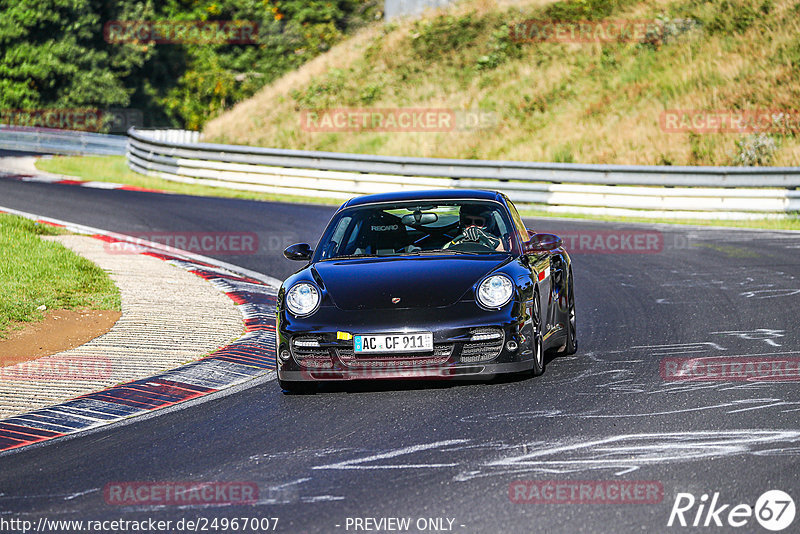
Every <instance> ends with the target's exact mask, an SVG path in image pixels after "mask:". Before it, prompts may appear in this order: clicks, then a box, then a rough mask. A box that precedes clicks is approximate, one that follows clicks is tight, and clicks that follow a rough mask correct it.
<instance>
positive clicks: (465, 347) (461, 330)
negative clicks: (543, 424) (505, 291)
mask: <svg viewBox="0 0 800 534" xmlns="http://www.w3.org/2000/svg"><path fill="white" fill-rule="evenodd" d="M520 311H521V310H520V309H519V306H518V305H516V304H514V303H512V304H509V305H508V306H506V308H505V309H504V310H496V311H485V310H480V309H477V307H476V305H475V303H473V302H459V303H457V304H455V305H453V306H448V307H446V308H439V309H432V310H427V309H426V310H419V309H416V310H370V311H368V312H361V311H341V310H338V309H335V308H327V309H325V308H321V309H320V310H319V311H318V312H317V313H315V314H314V316H313V321H312V320H310V318H305V319H298V318H294V317H291V316H287V314H286V313H285V312H283V313H281V312H279V320H278V343H277V349H278V350H277V353H278V358H277V362H278V377H279V378H280V379H281V380H282V381H285V382H307V381H327V380H370V379H468V378H487V377H491V376H494V375H497V374H503V373H516V372H522V371H527V370H530V369H531V367H532V366H533V353H532V352H531V351H530V349H529V347H530V336H531V335H532V327H531V324H530V322H529V321H528V317H527V314H526V313H524V310H522V313H520ZM423 331H426V332H432V333H433V344H434V350H433V351H429V352H427V353H408V354H380V355H355V354H354V352H353V341H352V339H348V335H354V334H382V333H403V332H423ZM486 334H489V335H488V336H487V335H486ZM315 344H316V346H313V345H315ZM514 345H516V348H514Z"/></svg>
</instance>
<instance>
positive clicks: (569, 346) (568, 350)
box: [564, 268, 578, 355]
mask: <svg viewBox="0 0 800 534" xmlns="http://www.w3.org/2000/svg"><path fill="white" fill-rule="evenodd" d="M574 287H575V286H574V282H573V279H572V268H570V270H569V278H568V279H567V293H568V295H569V296H568V297H567V298H568V302H569V305H568V307H567V309H568V310H569V311H568V312H567V341H566V343H565V344H564V354H567V355H569V354H575V353H576V352H578V328H577V325H576V322H575V289H574Z"/></svg>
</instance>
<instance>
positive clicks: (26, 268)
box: [0, 213, 121, 339]
mask: <svg viewBox="0 0 800 534" xmlns="http://www.w3.org/2000/svg"><path fill="white" fill-rule="evenodd" d="M63 233H66V232H64V231H63V230H61V229H58V228H54V227H52V226H48V225H45V224H39V223H36V222H34V221H31V220H29V219H25V218H22V217H17V216H15V215H8V214H3V213H0V280H3V283H2V284H0V339H1V338H4V337H6V336H7V334H8V332H9V330H10V329H12V328H15V327H19V326H20V324H21V323H24V322H30V321H38V320H41V319H42V317H43V316H42V313H41V312H40V311H39V310H38V309H37V308H38V307H39V306H42V305H45V306H47V309H75V308H88V309H94V310H117V311H119V310H120V307H121V306H120V297H119V289H117V286H115V285H114V283H113V282H112V281H111V278H109V276H108V274H107V273H106V272H105V271H103V270H102V269H101V268H100V267H98V266H97V265H95V264H94V263H92V262H91V261H89V260H87V259H86V258H83V257H81V256H79V255H77V254H75V253H74V252H72V251H71V250H69V249H67V248H66V247H64V246H62V245H60V244H59V243H53V242H50V241H45V240H42V239H39V236H41V235H58V234H63Z"/></svg>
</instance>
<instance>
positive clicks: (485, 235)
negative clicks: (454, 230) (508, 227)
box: [444, 204, 504, 251]
mask: <svg viewBox="0 0 800 534" xmlns="http://www.w3.org/2000/svg"><path fill="white" fill-rule="evenodd" d="M458 218H459V229H460V231H461V234H460V235H458V236H456V237H455V238H453V240H452V241H450V242H449V243H447V244H446V245H445V246H444V248H449V247H452V246H453V245H457V244H459V243H463V242H465V241H468V242H472V243H478V244H481V245H483V246H485V247H488V248H491V249H493V250H498V251H503V250H504V249H503V242H502V241H501V239H500V238H499V237H497V236H496V235H495V234H496V232H497V224H496V222H495V220H494V217H493V214H492V210H491V209H490V208H486V207H485V206H479V205H476V204H465V205H463V206H461V209H460V210H459V214H458Z"/></svg>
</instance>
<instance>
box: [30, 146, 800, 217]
mask: <svg viewBox="0 0 800 534" xmlns="http://www.w3.org/2000/svg"><path fill="white" fill-rule="evenodd" d="M36 168H38V169H40V170H43V171H46V172H52V173H56V174H65V175H69V176H75V177H78V178H81V179H83V180H95V181H99V182H115V183H120V184H126V185H133V186H136V187H144V188H148V189H160V190H162V191H170V192H173V193H181V194H184V195H198V196H211V197H227V198H243V199H249V200H266V201H273V202H295V203H302V204H325V205H337V206H338V205H339V204H341V201H339V200H335V199H326V198H310V197H309V198H307V197H296V196H289V195H273V194H266V193H254V192H249V191H233V190H228V189H224V188H218V187H208V186H201V185H191V184H181V183H177V182H170V181H169V180H164V179H162V178H153V177H150V176H142V175H141V174H137V173H135V172H133V171H131V170H130V169H128V167H127V165H126V164H125V158H124V157H123V156H83V157H81V156H68V157H54V158H51V159H38V160H37V161H36ZM520 213H522V215H524V216H525V217H540V218H544V219H564V218H566V219H586V220H593V221H609V222H631V223H663V224H679V225H687V224H689V225H700V226H727V227H732V228H760V229H767V230H800V217H798V216H794V217H788V218H785V219H767V218H764V219H754V220H747V221H724V220H700V219H698V220H695V219H656V218H652V217H616V216H602V215H585V214H577V213H564V214H558V213H550V212H546V211H542V210H535V209H525V208H522V209H520Z"/></svg>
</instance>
